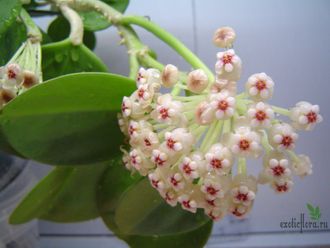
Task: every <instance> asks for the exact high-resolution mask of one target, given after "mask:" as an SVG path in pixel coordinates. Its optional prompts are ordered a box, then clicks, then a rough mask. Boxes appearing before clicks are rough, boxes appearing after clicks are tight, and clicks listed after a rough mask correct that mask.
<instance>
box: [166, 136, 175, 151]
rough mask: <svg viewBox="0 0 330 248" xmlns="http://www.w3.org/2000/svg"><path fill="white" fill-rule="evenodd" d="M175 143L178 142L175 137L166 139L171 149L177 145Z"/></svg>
mask: <svg viewBox="0 0 330 248" xmlns="http://www.w3.org/2000/svg"><path fill="white" fill-rule="evenodd" d="M175 143H176V141H175V140H173V139H171V138H169V139H168V140H167V141H166V145H167V147H168V148H170V149H174V145H175Z"/></svg>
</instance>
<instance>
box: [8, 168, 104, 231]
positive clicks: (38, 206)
mask: <svg viewBox="0 0 330 248" xmlns="http://www.w3.org/2000/svg"><path fill="white" fill-rule="evenodd" d="M108 165H109V162H104V163H100V164H93V165H88V166H80V167H72V166H67V167H57V168H55V169H54V170H53V171H51V172H50V173H49V175H48V176H46V177H45V178H44V179H43V180H42V181H41V182H40V183H39V184H37V185H36V186H35V188H34V189H33V190H32V191H31V192H30V193H29V194H28V195H27V196H26V197H25V198H24V199H23V201H22V202H21V203H20V204H19V205H18V206H17V208H16V209H15V210H14V212H13V213H12V215H11V216H10V223H12V224H21V223H25V222H28V221H30V220H33V219H38V218H39V219H44V220H50V221H55V222H64V223H67V222H78V221H85V220H90V219H94V218H97V217H98V216H99V213H98V208H97V205H96V190H97V186H98V182H99V179H100V177H101V175H102V173H103V172H104V171H105V169H106V167H107V166H108Z"/></svg>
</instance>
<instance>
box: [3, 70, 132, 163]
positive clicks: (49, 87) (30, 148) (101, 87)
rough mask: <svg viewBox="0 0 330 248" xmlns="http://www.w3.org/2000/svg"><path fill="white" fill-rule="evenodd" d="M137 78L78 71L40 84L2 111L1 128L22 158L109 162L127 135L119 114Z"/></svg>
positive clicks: (57, 161) (46, 161) (70, 161)
mask: <svg viewBox="0 0 330 248" xmlns="http://www.w3.org/2000/svg"><path fill="white" fill-rule="evenodd" d="M134 89H135V84H134V82H133V81H132V80H130V79H128V78H125V77H122V76H118V75H113V74H107V73H79V74H70V75H66V76H63V77H59V78H55V79H52V80H49V81H48V82H45V83H43V84H40V85H38V86H36V87H34V88H32V89H30V90H29V91H27V92H25V93H23V94H22V95H20V96H19V97H17V98H15V99H14V100H12V101H11V102H10V103H9V104H7V105H6V106H5V107H4V109H3V110H2V114H1V115H0V126H1V129H2V132H3V135H4V137H5V138H6V140H7V141H8V143H9V144H10V145H11V146H12V147H13V148H14V149H15V150H16V151H18V152H19V153H20V154H22V155H23V156H25V157H27V158H30V159H34V160H37V161H40V162H43V163H46V164H53V165H78V164H91V163H96V162H102V161H107V160H109V159H111V158H112V157H113V156H114V155H115V154H117V153H118V152H119V146H120V145H121V143H122V140H123V136H122V134H121V132H120V130H119V127H118V124H117V123H118V121H117V113H118V112H119V111H120V106H121V101H122V98H123V96H124V95H130V94H131V93H132V91H134Z"/></svg>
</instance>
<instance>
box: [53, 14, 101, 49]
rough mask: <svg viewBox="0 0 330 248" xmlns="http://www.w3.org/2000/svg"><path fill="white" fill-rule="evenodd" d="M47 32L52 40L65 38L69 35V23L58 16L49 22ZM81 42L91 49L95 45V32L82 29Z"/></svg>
mask: <svg viewBox="0 0 330 248" xmlns="http://www.w3.org/2000/svg"><path fill="white" fill-rule="evenodd" d="M47 33H48V35H49V37H50V38H51V39H52V41H54V42H56V41H61V40H65V39H66V38H68V36H69V35H70V23H69V22H68V21H67V20H66V19H65V18H64V17H63V16H59V17H57V18H56V19H55V20H54V21H52V23H51V24H49V27H48V30H47ZM83 42H84V44H85V45H86V46H87V47H88V48H89V49H91V50H93V49H94V48H95V45H96V37H95V34H94V33H93V32H91V31H88V30H86V31H84V38H83Z"/></svg>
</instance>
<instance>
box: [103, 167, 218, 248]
mask: <svg viewBox="0 0 330 248" xmlns="http://www.w3.org/2000/svg"><path fill="white" fill-rule="evenodd" d="M148 184H149V182H148V181H147V180H146V179H143V180H142V181H141V180H140V179H139V178H132V177H131V176H130V173H129V172H128V171H127V170H126V169H125V167H124V166H123V165H122V163H121V162H120V161H119V162H118V164H117V165H114V166H113V167H111V168H109V169H108V170H107V172H106V173H105V174H104V177H103V179H102V180H101V184H100V187H99V191H98V197H97V199H98V205H99V209H100V215H101V217H102V219H103V221H104V223H105V224H106V225H107V227H108V228H109V229H110V230H112V231H113V232H114V233H115V234H116V235H117V236H118V237H119V238H121V239H122V240H124V241H125V242H127V243H128V244H129V245H130V247H136V248H140V247H144V248H167V247H174V248H175V247H178V248H181V247H182V248H185V247H189V248H190V247H196V248H199V247H203V246H204V245H205V243H206V242H207V240H208V237H209V235H210V232H211V230H212V221H211V220H209V219H208V218H207V217H205V216H204V215H203V214H202V213H198V214H197V216H195V215H193V214H190V213H186V212H185V211H183V210H182V209H180V208H179V207H177V208H172V207H170V206H167V205H166V204H165V203H163V202H162V200H161V199H160V198H159V196H158V193H157V192H156V191H155V190H154V189H152V188H151V187H149V185H148ZM133 195H134V196H133ZM131 197H133V198H135V199H138V200H137V201H134V202H131ZM128 202H131V203H132V204H131V205H126V204H128ZM153 202H155V203H156V204H153ZM159 204H161V207H160V206H159ZM157 206H158V207H157ZM123 207H124V208H125V209H122V208H123ZM137 209H138V210H139V211H138V212H137V213H136V214H132V211H136V210H137ZM143 209H144V210H143ZM125 213H127V214H128V215H129V216H125V217H124V216H122V217H123V218H124V220H120V219H119V218H121V217H119V216H121V215H122V214H125ZM138 214H142V216H141V217H140V216H138ZM130 218H132V219H131V220H132V223H128V222H130ZM199 218H200V220H199V221H198V224H196V222H195V221H196V219H197V220H198V219H199ZM141 219H143V220H141ZM137 220H140V221H137ZM123 222H124V223H125V224H124V225H123ZM137 222H138V223H137ZM182 222H184V223H182ZM118 224H119V225H120V226H121V228H120V226H119V225H118ZM123 226H125V227H127V226H128V227H129V229H131V230H132V228H130V227H134V232H135V233H139V234H132V233H127V232H125V231H124V232H123V230H122V228H123ZM176 226H177V227H176ZM138 229H139V230H138Z"/></svg>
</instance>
